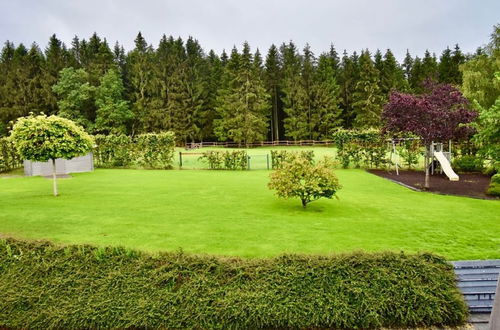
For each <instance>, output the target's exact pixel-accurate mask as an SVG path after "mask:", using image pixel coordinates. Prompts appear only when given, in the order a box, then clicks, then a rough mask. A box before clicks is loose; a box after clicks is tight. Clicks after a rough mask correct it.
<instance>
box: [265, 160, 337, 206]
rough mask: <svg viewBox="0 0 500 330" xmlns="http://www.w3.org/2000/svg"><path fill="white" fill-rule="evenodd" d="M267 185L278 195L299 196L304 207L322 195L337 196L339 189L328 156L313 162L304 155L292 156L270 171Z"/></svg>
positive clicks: (325, 196)
mask: <svg viewBox="0 0 500 330" xmlns="http://www.w3.org/2000/svg"><path fill="white" fill-rule="evenodd" d="M268 187H269V189H272V190H276V195H278V197H281V198H295V197H298V198H300V200H301V202H302V207H304V208H305V207H306V206H307V204H309V203H310V202H313V201H315V200H318V199H320V198H322V197H324V198H332V197H337V196H336V195H335V194H336V193H337V191H338V190H339V189H341V185H340V184H339V181H338V179H337V176H336V175H335V173H334V172H333V169H332V162H331V161H330V160H329V159H328V158H325V159H323V160H321V161H319V162H318V163H316V164H315V163H313V162H311V161H310V160H308V159H306V158H304V157H294V158H292V159H291V160H289V161H287V162H285V163H284V164H282V167H281V168H279V169H277V170H276V171H274V172H273V173H271V175H270V181H269V184H268Z"/></svg>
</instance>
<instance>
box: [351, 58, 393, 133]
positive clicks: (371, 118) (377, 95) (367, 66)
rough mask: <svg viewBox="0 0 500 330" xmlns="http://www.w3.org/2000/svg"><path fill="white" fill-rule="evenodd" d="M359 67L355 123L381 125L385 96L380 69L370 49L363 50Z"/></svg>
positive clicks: (354, 99)
mask: <svg viewBox="0 0 500 330" xmlns="http://www.w3.org/2000/svg"><path fill="white" fill-rule="evenodd" d="M359 67H360V74H359V80H358V82H357V83H356V88H355V90H354V93H353V104H352V105H353V111H354V113H355V118H354V123H353V124H354V127H356V128H368V127H379V126H380V125H381V120H380V114H381V113H382V108H383V105H384V102H385V98H384V96H383V93H382V91H381V90H380V87H379V85H380V78H379V74H378V71H377V69H376V68H375V65H374V63H373V61H372V59H371V56H370V53H369V51H368V50H365V51H363V52H361V56H360V57H359Z"/></svg>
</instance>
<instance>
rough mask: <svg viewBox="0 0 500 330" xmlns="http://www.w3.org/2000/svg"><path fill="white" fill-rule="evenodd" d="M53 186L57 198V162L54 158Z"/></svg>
mask: <svg viewBox="0 0 500 330" xmlns="http://www.w3.org/2000/svg"><path fill="white" fill-rule="evenodd" d="M52 186H53V189H54V196H57V195H58V194H57V177H56V160H55V159H54V158H52Z"/></svg>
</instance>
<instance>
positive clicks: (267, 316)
mask: <svg viewBox="0 0 500 330" xmlns="http://www.w3.org/2000/svg"><path fill="white" fill-rule="evenodd" d="M0 295H1V299H0V327H8V328H28V327H29V328H79V329H81V328H163V327H164V328H379V327H413V326H429V325H457V324H462V323H463V322H465V321H466V319H467V308H466V306H465V304H464V301H463V298H462V297H461V295H460V293H459V291H458V290H457V288H456V286H455V276H454V273H453V270H452V267H451V266H450V265H449V264H448V263H447V262H446V261H445V260H444V259H442V258H440V257H437V256H434V255H431V254H419V255H407V254H403V253H401V254H398V253H377V254H365V253H355V254H345V255H336V256H300V255H286V256H281V257H276V258H269V259H239V258H222V257H215V256H197V255H190V254H184V253H182V252H177V253H162V254H159V255H149V254H146V253H142V252H137V251H134V250H127V249H123V248H111V247H109V248H96V247H91V246H67V247H57V246H54V245H52V244H50V243H46V242H24V241H18V240H13V239H4V240H1V241H0Z"/></svg>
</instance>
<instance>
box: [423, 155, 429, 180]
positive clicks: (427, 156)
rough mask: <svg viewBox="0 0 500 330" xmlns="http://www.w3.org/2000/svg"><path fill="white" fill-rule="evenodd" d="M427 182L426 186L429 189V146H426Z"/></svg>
mask: <svg viewBox="0 0 500 330" xmlns="http://www.w3.org/2000/svg"><path fill="white" fill-rule="evenodd" d="M424 159H425V161H424V163H425V165H424V166H425V184H424V188H425V189H429V152H428V151H427V147H426V148H425V158H424Z"/></svg>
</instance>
